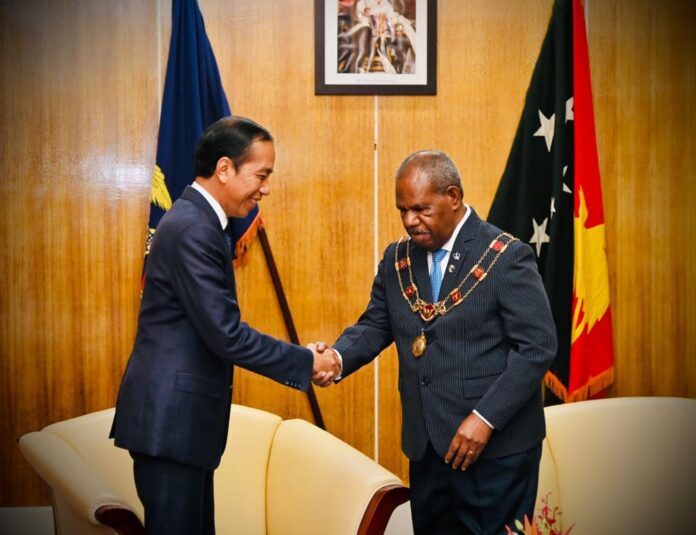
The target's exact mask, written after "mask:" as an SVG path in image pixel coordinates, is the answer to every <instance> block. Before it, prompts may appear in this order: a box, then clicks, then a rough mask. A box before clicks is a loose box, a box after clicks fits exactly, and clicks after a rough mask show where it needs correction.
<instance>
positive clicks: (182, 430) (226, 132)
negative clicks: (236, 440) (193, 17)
mask: <svg viewBox="0 0 696 535" xmlns="http://www.w3.org/2000/svg"><path fill="white" fill-rule="evenodd" d="M274 162H275V149H274V146H273V138H272V137H271V135H270V134H269V133H268V131H266V130H265V129H264V128H263V127H261V126H260V125H258V124H256V123H254V122H253V121H250V120H248V119H244V118H241V117H227V118H224V119H220V120H219V121H217V122H216V123H214V124H213V125H211V126H210V127H209V128H208V129H207V130H206V131H205V132H204V133H203V135H202V136H201V139H200V140H199V142H198V145H197V147H196V153H195V172H196V179H195V182H194V183H193V184H192V186H190V187H188V188H186V190H185V191H184V192H183V193H182V195H181V197H180V198H179V199H178V200H177V201H176V202H175V203H174V205H173V206H172V208H171V209H170V210H169V211H168V212H167V213H166V214H165V215H164V217H163V218H162V219H161V221H160V223H159V225H158V228H157V233H156V234H155V237H154V239H153V241H152V247H151V249H150V254H149V258H148V262H147V268H146V273H145V286H144V289H143V296H142V302H141V306H140V315H139V319H138V331H137V335H136V338H135V343H134V347H133V351H132V353H131V357H130V360H129V362H128V366H127V368H126V372H125V374H124V377H123V382H122V383H121V388H120V392H119V396H118V402H117V404H116V415H115V417H114V424H113V429H112V436H113V437H114V438H115V444H116V446H118V447H121V448H126V449H128V450H129V451H130V453H131V456H132V457H133V460H134V464H133V472H134V476H135V484H136V488H137V491H138V496H139V497H140V500H141V501H142V503H143V505H144V507H145V530H146V532H147V533H148V534H164V533H166V534H169V535H171V534H177V533H180V534H187V535H191V534H213V533H214V532H215V522H214V501H213V471H214V470H215V468H216V467H217V466H218V465H219V463H220V458H221V456H222V453H223V451H224V449H225V443H226V440H227V428H228V422H229V415H230V403H231V396H232V391H231V390H232V374H233V366H232V365H237V366H241V367H242V368H246V369H248V370H251V371H254V372H257V373H260V374H262V375H265V376H266V377H269V378H271V379H273V380H275V381H278V382H280V383H283V384H285V385H287V386H290V387H292V388H297V389H300V390H307V389H308V388H309V385H310V380H313V381H315V382H316V383H317V384H320V385H325V384H326V383H327V382H328V381H331V380H332V379H333V378H334V377H335V376H336V375H337V374H338V373H339V372H340V364H339V363H338V362H337V361H336V360H335V358H334V357H333V356H331V355H330V354H329V353H326V354H323V355H322V354H319V353H316V352H313V351H312V350H310V349H306V348H302V347H298V346H295V345H291V344H288V343H285V342H282V341H279V340H276V339H274V338H271V337H270V336H266V335H264V334H261V333H259V332H257V331H255V330H254V329H252V328H251V327H249V326H248V325H246V324H245V323H243V322H242V321H241V318H240V311H239V305H238V303H237V292H236V287H235V279H234V272H233V270H232V253H231V248H230V245H229V242H228V240H227V239H226V227H227V223H228V218H229V217H244V216H246V215H247V214H248V213H249V212H250V211H251V210H252V208H253V207H254V206H255V205H256V204H257V203H258V202H259V201H260V200H261V199H262V197H263V196H264V195H268V194H269V193H270V186H269V177H270V174H271V172H272V171H273V165H274Z"/></svg>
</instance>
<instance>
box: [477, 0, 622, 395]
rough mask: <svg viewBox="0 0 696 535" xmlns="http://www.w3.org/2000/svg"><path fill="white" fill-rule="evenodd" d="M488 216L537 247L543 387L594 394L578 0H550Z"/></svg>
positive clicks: (607, 337) (594, 227)
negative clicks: (545, 353)
mask: <svg viewBox="0 0 696 535" xmlns="http://www.w3.org/2000/svg"><path fill="white" fill-rule="evenodd" d="M488 220H489V221H490V222H491V223H493V224H494V225H497V226H499V227H500V228H502V229H503V230H506V231H508V232H510V233H512V234H514V235H515V236H517V237H519V238H520V239H522V240H525V241H527V242H528V243H529V244H530V245H531V246H532V247H533V248H534V251H535V252H536V255H537V261H538V264H539V271H540V273H541V276H542V278H543V279H544V285H545V287H546V292H547V294H548V296H549V301H550V303H551V308H552V310H553V316H554V320H555V322H556V330H557V334H558V353H557V355H556V358H555V360H554V362H553V364H552V366H551V370H550V371H549V372H548V373H547V375H546V386H547V387H548V390H549V391H550V392H551V393H553V394H554V395H555V396H556V397H557V400H561V401H564V402H568V401H578V400H583V399H588V398H590V397H593V396H596V395H597V394H598V393H600V392H601V391H602V390H604V389H605V388H606V387H607V386H609V385H610V384H611V383H612V382H613V379H614V352H613V338H612V329H611V309H610V306H609V274H608V269H607V257H606V242H605V230H604V211H603V207H602V192H601V186H600V178H599V161H598V158H597V145H596V140H595V127H594V112H593V108H592V89H591V83H590V68H589V57H588V52H587V37H586V32H585V19H584V15H583V9H582V4H581V1H580V0H556V2H554V7H553V13H552V15H551V22H550V24H549V29H548V32H547V34H546V37H545V39H544V43H543V45H542V48H541V53H540V55H539V59H538V60H537V64H536V67H535V68H534V73H533V75H532V80H531V83H530V85H529V89H528V91H527V97H526V101H525V105H524V110H523V111H522V118H521V119H520V124H519V127H518V129H517V133H516V135H515V140H514V142H513V145H512V149H511V151H510V156H509V158H508V162H507V166H506V168H505V171H504V173H503V177H502V179H501V181H500V185H499V187H498V191H497V193H496V195H495V198H494V200H493V205H492V206H491V210H490V213H489V216H488ZM553 397H554V396H552V395H548V396H547V400H548V401H551V402H554V401H557V400H554V399H553Z"/></svg>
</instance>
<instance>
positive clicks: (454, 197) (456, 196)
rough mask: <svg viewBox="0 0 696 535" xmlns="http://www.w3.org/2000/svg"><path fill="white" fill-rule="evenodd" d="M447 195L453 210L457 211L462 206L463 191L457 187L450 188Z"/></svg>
mask: <svg viewBox="0 0 696 535" xmlns="http://www.w3.org/2000/svg"><path fill="white" fill-rule="evenodd" d="M445 195H447V197H449V199H450V202H451V203H452V208H454V209H455V210H457V209H458V208H459V207H460V206H461V205H462V191H461V190H460V189H459V188H458V187H457V186H450V187H448V188H447V191H446V192H445Z"/></svg>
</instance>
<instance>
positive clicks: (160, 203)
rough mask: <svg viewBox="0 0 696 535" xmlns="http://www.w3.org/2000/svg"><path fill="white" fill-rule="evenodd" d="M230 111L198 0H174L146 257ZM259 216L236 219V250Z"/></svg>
mask: <svg viewBox="0 0 696 535" xmlns="http://www.w3.org/2000/svg"><path fill="white" fill-rule="evenodd" d="M228 115H230V107H229V105H228V103H227V97H226V96H225V90H224V89H223V88H222V82H221V80H220V71H219V70H218V66H217V62H216V61H215V56H214V54H213V49H212V47H211V46H210V41H208V36H207V35H206V33H205V24H204V23H203V16H202V15H201V11H200V9H199V8H198V2H197V0H173V2H172V37H171V42H170V44H169V59H168V60H167V75H166V79H165V82H164V96H163V98H162V113H161V115H160V125H159V136H158V139H157V163H156V165H155V169H154V171H153V174H152V190H151V193H150V219H149V222H148V235H147V245H146V248H145V255H146V258H147V254H148V253H149V251H150V243H151V241H152V237H153V236H154V234H155V230H156V228H157V224H158V223H159V221H160V219H161V218H162V216H163V215H164V213H165V212H166V211H167V210H169V208H171V206H172V203H173V202H174V201H175V200H176V199H178V198H179V196H180V195H181V193H182V192H183V191H184V188H186V186H188V185H190V184H191V183H192V182H193V180H194V179H195V173H194V165H193V156H194V150H195V147H196V142H197V141H198V138H199V137H200V136H201V134H202V133H203V131H204V130H205V129H206V128H207V127H208V126H209V125H210V124H212V123H214V122H215V121H217V120H218V119H220V118H222V117H225V116H228ZM259 219H260V218H259V210H258V207H255V208H254V209H253V210H252V212H251V213H250V214H249V215H248V216H247V217H245V218H244V219H238V220H232V221H230V223H231V230H232V235H233V236H232V237H233V244H232V247H233V250H234V248H235V245H236V244H237V242H245V241H248V238H247V239H246V240H245V239H243V238H244V237H245V235H247V236H248V232H249V230H250V229H252V228H254V227H255V224H256V222H257V221H258V220H259ZM239 245H242V243H239ZM244 247H246V243H245V244H244ZM239 249H240V248H239V247H238V248H237V250H239Z"/></svg>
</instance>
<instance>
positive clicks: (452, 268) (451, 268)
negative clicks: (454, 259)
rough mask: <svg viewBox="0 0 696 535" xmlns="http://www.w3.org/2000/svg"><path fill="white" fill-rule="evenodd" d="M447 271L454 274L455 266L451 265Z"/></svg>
mask: <svg viewBox="0 0 696 535" xmlns="http://www.w3.org/2000/svg"><path fill="white" fill-rule="evenodd" d="M447 271H449V272H450V273H452V272H453V271H454V264H450V265H449V267H448V268H447Z"/></svg>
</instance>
